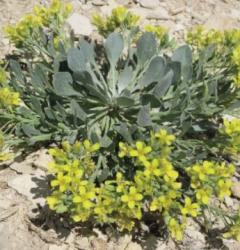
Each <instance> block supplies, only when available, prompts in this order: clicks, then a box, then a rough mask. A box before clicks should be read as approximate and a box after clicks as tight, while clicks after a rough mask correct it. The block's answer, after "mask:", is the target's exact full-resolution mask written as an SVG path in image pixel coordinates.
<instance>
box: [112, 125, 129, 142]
mask: <svg viewBox="0 0 240 250" xmlns="http://www.w3.org/2000/svg"><path fill="white" fill-rule="evenodd" d="M116 130H117V131H118V133H119V134H120V135H121V136H122V137H123V138H124V140H125V141H126V142H128V143H132V142H133V139H132V135H131V133H130V131H129V129H128V127H127V125H126V124H125V123H121V124H120V126H116Z"/></svg>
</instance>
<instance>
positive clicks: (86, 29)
mask: <svg viewBox="0 0 240 250" xmlns="http://www.w3.org/2000/svg"><path fill="white" fill-rule="evenodd" d="M67 24H68V25H69V27H70V29H71V30H72V32H73V34H74V35H75V36H76V37H79V36H81V35H83V36H90V35H91V33H92V32H93V26H92V24H91V22H90V20H89V18H87V17H85V16H83V15H80V14H77V13H73V14H72V15H71V16H70V17H69V18H68V19H67Z"/></svg>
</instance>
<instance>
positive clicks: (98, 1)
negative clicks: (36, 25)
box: [92, 0, 106, 6]
mask: <svg viewBox="0 0 240 250" xmlns="http://www.w3.org/2000/svg"><path fill="white" fill-rule="evenodd" d="M92 4H93V5H95V6H103V5H105V4H106V3H105V1H104V0H94V1H93V2H92Z"/></svg>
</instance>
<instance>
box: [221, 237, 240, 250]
mask: <svg viewBox="0 0 240 250" xmlns="http://www.w3.org/2000/svg"><path fill="white" fill-rule="evenodd" d="M223 245H224V246H226V247H227V249H229V250H239V249H240V242H239V241H235V240H228V239H223ZM222 249H223V248H222Z"/></svg>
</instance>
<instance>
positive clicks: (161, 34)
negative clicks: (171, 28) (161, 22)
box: [144, 24, 169, 46]
mask: <svg viewBox="0 0 240 250" xmlns="http://www.w3.org/2000/svg"><path fill="white" fill-rule="evenodd" d="M144 30H145V31H147V32H151V33H153V34H154V35H155V36H156V38H158V40H159V41H160V45H162V46H164V45H167V44H168V43H169V35H168V30H167V29H166V28H164V27H162V26H153V25H150V24H148V25H146V26H145V27H144Z"/></svg>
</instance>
